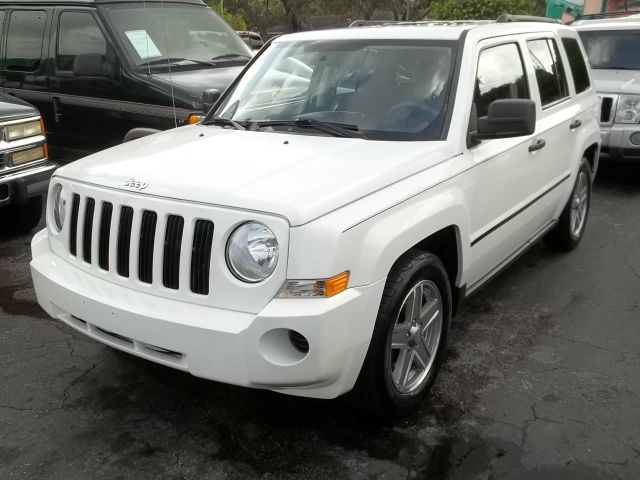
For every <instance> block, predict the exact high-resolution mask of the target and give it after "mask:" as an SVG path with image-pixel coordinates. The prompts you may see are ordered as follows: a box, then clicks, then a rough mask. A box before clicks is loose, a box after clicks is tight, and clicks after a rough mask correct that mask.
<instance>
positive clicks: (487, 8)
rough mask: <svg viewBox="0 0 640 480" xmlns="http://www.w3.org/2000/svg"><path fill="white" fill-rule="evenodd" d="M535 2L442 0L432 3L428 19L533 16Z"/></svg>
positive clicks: (491, 18) (536, 6) (524, 0)
mask: <svg viewBox="0 0 640 480" xmlns="http://www.w3.org/2000/svg"><path fill="white" fill-rule="evenodd" d="M537 10H538V2H537V1H536V0H443V1H442V2H434V3H433V5H432V6H431V8H430V11H429V17H430V18H435V19H439V20H472V19H475V20H481V19H490V20H494V19H496V18H498V17H499V16H500V15H502V14H504V13H511V14H514V15H533V14H535V13H536V11H537Z"/></svg>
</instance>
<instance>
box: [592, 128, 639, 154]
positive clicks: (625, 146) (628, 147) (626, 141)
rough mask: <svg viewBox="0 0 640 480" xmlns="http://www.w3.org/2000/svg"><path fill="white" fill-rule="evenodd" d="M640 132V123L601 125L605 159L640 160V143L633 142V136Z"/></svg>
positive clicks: (602, 152)
mask: <svg viewBox="0 0 640 480" xmlns="http://www.w3.org/2000/svg"><path fill="white" fill-rule="evenodd" d="M637 132H640V125H626V124H613V125H601V126H600V136H601V138H602V151H601V153H600V156H601V158H602V159H603V160H612V161H627V162H640V145H634V144H633V143H632V142H631V136H632V135H633V134H634V133H637Z"/></svg>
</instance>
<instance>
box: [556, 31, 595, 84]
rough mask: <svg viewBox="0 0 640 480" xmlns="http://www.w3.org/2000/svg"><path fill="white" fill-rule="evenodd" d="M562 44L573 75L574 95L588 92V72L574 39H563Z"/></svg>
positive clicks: (589, 82)
mask: <svg viewBox="0 0 640 480" xmlns="http://www.w3.org/2000/svg"><path fill="white" fill-rule="evenodd" d="M562 44H563V45H564V50H565V52H567V57H569V67H570V68H571V73H572V75H573V83H574V84H575V86H576V93H581V92H584V91H585V90H589V87H591V81H590V80H589V70H588V69H587V63H586V62H585V59H584V55H583V54H582V50H581V49H580V45H579V44H578V41H577V40H576V39H575V38H563V39H562Z"/></svg>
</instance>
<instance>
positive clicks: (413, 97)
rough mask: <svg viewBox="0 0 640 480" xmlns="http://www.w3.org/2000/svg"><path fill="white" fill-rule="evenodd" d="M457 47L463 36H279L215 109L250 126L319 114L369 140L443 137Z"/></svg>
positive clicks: (322, 119)
mask: <svg viewBox="0 0 640 480" xmlns="http://www.w3.org/2000/svg"><path fill="white" fill-rule="evenodd" d="M455 49H456V42H425V41H387V40H366V41H363V40H357V41H355V40H348V41H342V40H340V41H338V40H332V41H317V42H309V41H307V42H278V43H275V44H273V45H272V46H271V47H269V48H268V49H267V50H266V51H265V52H264V53H263V54H262V55H261V56H260V57H259V58H258V59H257V61H256V63H255V64H254V65H253V66H252V67H251V68H250V69H249V70H248V71H246V72H245V74H244V76H243V77H242V78H241V80H240V81H239V83H238V84H237V86H236V87H235V89H234V90H233V91H232V92H230V93H229V94H227V95H226V99H225V101H224V102H223V103H222V105H221V106H220V107H219V108H218V110H217V112H216V113H215V116H218V117H221V118H223V119H227V120H233V121H235V122H238V123H243V124H245V125H248V126H249V128H250V126H251V124H253V125H258V126H259V125H260V123H269V122H284V123H286V122H296V121H297V122H298V125H300V123H301V121H314V122H316V121H319V122H325V123H331V124H338V125H342V126H346V127H348V128H349V129H351V130H358V131H359V132H360V133H362V134H363V136H366V138H369V139H377V140H439V139H440V136H441V134H442V128H443V125H444V119H445V116H446V112H447V104H448V101H449V90H450V86H451V79H452V77H453V64H454V62H453V58H454V56H455ZM258 122H260V123H258ZM281 127H284V128H287V127H288V128H289V130H291V125H284V126H281ZM270 128H274V129H277V128H278V127H277V126H274V125H271V126H270ZM294 131H295V129H294ZM306 131H308V130H306Z"/></svg>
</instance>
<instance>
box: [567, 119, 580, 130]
mask: <svg viewBox="0 0 640 480" xmlns="http://www.w3.org/2000/svg"><path fill="white" fill-rule="evenodd" d="M581 126H582V120H574V121H573V122H572V123H571V125H569V128H570V129H571V130H575V129H576V128H580V127H581Z"/></svg>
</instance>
